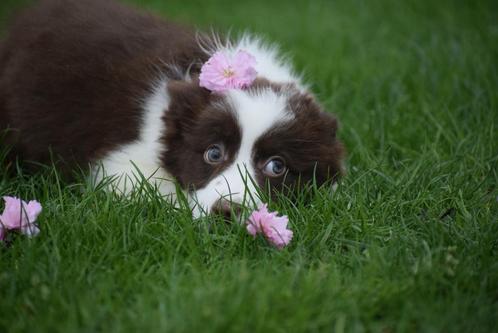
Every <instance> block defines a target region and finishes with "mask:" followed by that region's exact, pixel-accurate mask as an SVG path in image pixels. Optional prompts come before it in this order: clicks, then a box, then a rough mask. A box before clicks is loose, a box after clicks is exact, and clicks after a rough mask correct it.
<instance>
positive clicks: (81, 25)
mask: <svg viewBox="0 0 498 333" xmlns="http://www.w3.org/2000/svg"><path fill="white" fill-rule="evenodd" d="M205 58H206V56H205V55H204V54H203V53H202V51H201V50H200V49H199V48H198V46H197V43H196V41H195V35H194V33H193V32H191V31H190V30H188V29H185V28H183V27H180V26H178V25H176V24H173V23H169V22H165V21H162V20H160V19H158V18H156V17H154V16H152V15H149V14H143V13H140V14H139V13H137V11H136V10H133V9H130V8H128V7H125V6H122V5H120V4H117V3H115V2H114V1H107V0H84V1H80V0H44V1H42V4H41V5H37V6H35V7H33V8H32V9H29V10H27V11H26V12H24V14H22V15H21V16H20V17H19V18H18V19H17V20H16V21H15V23H14V24H13V26H12V27H11V29H10V32H9V37H8V38H7V40H6V41H5V45H4V48H3V52H2V53H1V54H0V69H1V72H0V121H1V122H0V131H1V130H2V129H5V128H7V127H10V128H13V129H14V131H13V132H12V133H11V134H10V135H9V137H8V142H9V143H10V144H14V145H15V147H16V149H17V154H18V155H19V156H21V157H22V158H23V159H25V160H30V161H36V162H42V163H46V162H49V160H50V152H49V149H48V148H49V147H50V149H51V151H52V153H53V154H54V155H55V156H58V157H61V158H62V159H63V160H64V161H66V162H70V161H72V162H76V163H82V164H84V163H87V162H89V161H93V160H96V159H98V158H99V157H101V156H102V155H103V153H105V152H108V151H109V150H111V149H113V148H115V147H117V146H119V145H121V144H124V143H128V142H131V141H133V140H134V139H136V138H137V134H138V126H139V125H140V121H139V119H140V116H141V113H142V109H141V105H140V101H139V99H140V98H142V97H143V96H144V95H145V94H146V92H147V91H148V90H149V89H150V88H151V87H150V84H151V81H152V82H153V81H154V80H155V79H156V77H155V76H157V74H158V73H159V71H162V72H165V73H168V68H166V67H164V64H169V63H174V64H176V65H178V66H179V68H180V69H183V70H185V71H186V69H187V67H188V66H189V65H190V64H191V63H194V65H195V64H197V65H198V64H200V63H202V62H204V61H205V60H206V59H205ZM192 70H193V71H195V70H198V66H194V67H193V69H192ZM70 164H72V163H70Z"/></svg>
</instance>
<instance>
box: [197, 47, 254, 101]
mask: <svg viewBox="0 0 498 333" xmlns="http://www.w3.org/2000/svg"><path fill="white" fill-rule="evenodd" d="M254 66H256V59H255V58H254V57H253V56H252V55H251V54H249V53H247V52H245V51H242V50H239V51H238V52H237V53H235V55H232V56H230V55H228V54H227V53H226V52H216V53H215V54H214V55H213V56H212V57H211V58H209V60H208V61H207V62H206V63H205V64H204V65H203V66H202V68H201V73H200V75H199V81H200V83H199V85H200V86H201V87H203V88H206V89H208V90H211V91H214V92H224V91H227V90H229V89H242V88H246V87H248V86H250V85H251V84H252V83H253V81H254V80H255V79H256V75H257V72H256V69H254Z"/></svg>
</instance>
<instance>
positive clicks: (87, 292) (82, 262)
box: [0, 0, 498, 332]
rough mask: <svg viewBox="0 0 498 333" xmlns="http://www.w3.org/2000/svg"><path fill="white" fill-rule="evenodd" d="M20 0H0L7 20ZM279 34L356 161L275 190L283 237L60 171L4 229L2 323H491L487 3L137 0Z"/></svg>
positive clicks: (491, 36)
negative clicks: (26, 218)
mask: <svg viewBox="0 0 498 333" xmlns="http://www.w3.org/2000/svg"><path fill="white" fill-rule="evenodd" d="M28 2H29V1H12V0H2V3H1V4H0V19H1V20H2V27H5V26H6V23H5V22H6V19H7V17H8V16H9V15H10V13H11V12H12V11H13V10H14V9H15V8H20V7H22V6H24V5H25V4H26V3H28ZM128 2H129V3H132V4H135V5H138V6H140V7H143V8H146V9H148V10H151V11H154V12H156V13H158V14H160V15H163V16H165V17H169V18H171V19H174V20H177V21H180V22H185V23H188V24H191V25H195V26H196V27H198V28H199V29H210V28H211V27H214V28H215V29H217V30H219V31H227V30H228V29H231V30H232V31H233V32H234V33H235V34H237V33H238V32H241V31H245V30H249V31H251V32H254V33H258V34H261V35H263V36H264V37H265V38H267V39H268V40H269V41H272V42H278V43H279V44H280V45H281V47H282V50H284V52H285V53H287V54H289V56H290V57H291V58H292V61H293V63H294V64H295V66H296V67H297V69H299V70H300V71H304V72H305V75H306V78H307V79H308V81H309V82H310V83H311V84H312V86H313V89H314V91H315V92H316V94H317V96H318V97H319V99H320V101H321V102H322V103H323V104H324V106H325V107H326V108H327V110H329V111H331V112H334V113H336V114H337V115H338V117H339V119H340V122H341V131H340V137H341V139H342V140H343V141H344V142H345V144H346V147H347V149H348V152H349V154H348V162H347V164H348V176H347V177H346V178H345V179H344V181H343V183H342V186H340V188H339V190H338V192H337V193H336V194H335V196H334V198H333V199H332V200H331V199H330V197H329V196H328V195H327V193H326V191H323V190H320V191H315V192H314V193H313V197H314V199H313V201H312V203H311V205H305V204H304V202H303V201H300V200H298V201H297V202H289V201H286V200H285V199H282V200H281V201H279V202H276V203H273V207H274V208H275V209H278V210H279V211H282V212H283V213H285V214H287V215H289V217H290V220H291V223H292V228H293V230H294V232H295V239H294V241H293V243H292V245H291V246H290V247H289V248H288V249H285V250H284V251H281V252H278V251H275V250H273V249H271V248H270V247H268V246H267V245H266V244H265V242H264V241H262V240H260V239H258V240H257V241H253V240H252V239H251V238H250V237H248V236H247V234H246V233H245V231H244V229H243V228H239V227H236V226H231V227H227V226H224V225H222V224H219V223H218V224H215V228H214V229H212V230H208V229H207V228H206V224H207V223H209V222H213V221H211V219H206V220H203V221H192V220H191V218H190V216H189V214H188V212H185V211H176V210H174V209H173V208H172V207H169V206H167V205H165V204H164V203H162V202H161V201H160V200H158V199H157V200H152V201H147V200H145V199H144V198H143V197H141V196H137V197H135V198H133V199H132V200H127V201H125V200H122V199H119V198H116V197H114V196H112V195H110V194H107V193H104V192H103V191H101V190H90V189H87V190H86V191H85V192H84V193H82V192H81V187H83V188H85V187H86V186H87V185H86V184H85V183H84V182H82V184H77V185H66V184H60V183H59V181H58V177H57V174H56V173H55V172H53V171H52V170H51V169H50V168H48V169H47V170H46V171H45V172H42V173H40V174H38V175H36V176H27V175H24V174H22V172H21V171H20V172H19V175H18V176H17V177H15V178H12V177H8V176H7V175H6V174H4V173H2V171H1V170H0V194H4V193H9V194H16V195H20V196H22V197H25V198H27V199H31V198H38V199H39V200H40V201H42V203H43V204H44V207H45V211H44V213H43V215H42V216H41V218H40V225H41V228H42V234H41V235H40V237H38V238H37V239H34V240H28V239H25V238H16V239H14V241H13V243H12V244H11V246H10V247H8V248H7V247H0V256H1V257H0V331H5V332H17V331H47V332H68V331H69V332H72V331H82V332H83V331H86V332H88V331H92V332H93V331H116V332H123V331H129V332H133V331H137V330H144V331H174V332H179V331H185V332H192V331H227V330H230V331H258V332H267V331H282V332H293V331H337V332H343V331H351V332H363V331H381V332H394V331H395V332H397V331H408V332H410V331H411V332H419V331H442V332H449V331H476V332H477V331H480V332H490V331H494V330H495V329H496V325H497V324H498V322H497V321H498V320H497V316H496V314H497V313H498V260H497V258H498V256H497V255H498V242H497V238H498V237H497V236H498V191H497V183H498V174H497V172H498V129H497V125H498V93H497V91H498V89H497V88H498V66H497V65H498V60H497V59H498V19H497V18H498V3H497V2H496V1H449V0H441V1H428V0H423V1H421V0H419V1H416V0H408V1H394V0H381V1H375V2H374V1H366V0H363V1H361V0H354V1H346V0H341V1H325V0H323V1H320V0H316V1H302V0H296V1H280V0H275V1H262V0H254V1H244V2H233V1H221V0H219V1H201V0H199V1H153V0H149V1H145V0H142V1H138V0H137V1H131V0H129V1H128Z"/></svg>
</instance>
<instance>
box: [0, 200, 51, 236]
mask: <svg viewBox="0 0 498 333" xmlns="http://www.w3.org/2000/svg"><path fill="white" fill-rule="evenodd" d="M3 200H4V201H5V209H4V211H3V214H1V215H0V222H1V224H2V231H0V233H1V234H2V236H5V232H6V231H7V229H8V230H12V229H19V230H20V231H21V232H22V233H23V234H25V235H28V236H36V235H37V234H38V233H39V232H40V229H38V226H37V225H36V224H35V221H36V219H37V218H38V215H40V213H41V211H42V206H41V204H40V203H39V202H38V201H35V200H33V201H30V202H28V203H26V201H23V200H21V199H18V198H16V197H7V196H5V197H3Z"/></svg>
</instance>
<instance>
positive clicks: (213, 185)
mask: <svg viewBox="0 0 498 333" xmlns="http://www.w3.org/2000/svg"><path fill="white" fill-rule="evenodd" d="M227 97H228V99H229V101H230V103H231V104H232V107H233V109H234V110H235V111H236V113H237V120H238V123H239V127H240V128H241V130H242V141H241V145H240V149H239V151H238V154H237V157H236V159H235V161H234V163H233V164H232V165H230V167H228V169H226V170H225V171H223V172H222V173H221V174H220V175H218V176H217V177H216V178H214V179H213V180H211V181H210V182H209V183H208V184H207V185H206V186H205V187H204V188H202V189H200V190H198V191H197V192H196V193H195V195H194V197H193V198H191V202H192V205H194V206H195V209H194V216H196V217H197V216H199V215H201V214H202V213H203V212H209V210H210V208H211V207H212V206H213V205H214V204H215V203H216V201H217V200H218V199H220V197H221V198H225V199H227V200H229V201H232V202H236V203H240V204H248V205H251V204H253V203H254V204H257V203H259V202H260V199H259V198H258V196H257V191H256V188H255V186H254V182H255V181H256V177H255V176H256V173H255V170H254V165H253V147H254V144H255V142H256V140H257V139H258V138H259V137H260V136H261V135H263V134H264V133H265V132H267V131H268V130H269V129H270V128H272V127H273V126H274V125H276V124H278V123H282V122H285V121H288V120H290V119H292V117H293V116H292V114H291V113H289V112H288V111H287V109H286V105H287V100H286V97H285V96H282V95H277V94H276V93H275V92H273V91H271V90H269V89H268V90H263V91H260V92H258V94H255V95H254V94H250V93H248V92H246V91H242V90H232V91H230V92H228V93H227Z"/></svg>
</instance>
